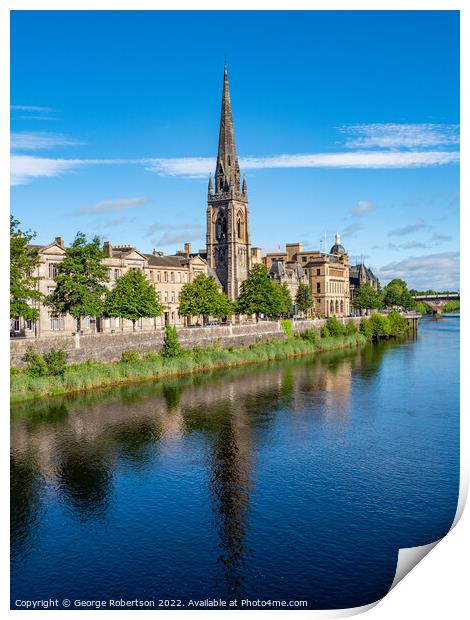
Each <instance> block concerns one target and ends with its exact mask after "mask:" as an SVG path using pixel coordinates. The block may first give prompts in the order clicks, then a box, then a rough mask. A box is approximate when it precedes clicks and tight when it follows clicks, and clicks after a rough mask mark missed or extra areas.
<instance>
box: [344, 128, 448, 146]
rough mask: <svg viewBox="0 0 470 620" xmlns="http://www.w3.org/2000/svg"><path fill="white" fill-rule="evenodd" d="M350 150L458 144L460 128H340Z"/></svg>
mask: <svg viewBox="0 0 470 620" xmlns="http://www.w3.org/2000/svg"><path fill="white" fill-rule="evenodd" d="M340 131H341V132H343V133H347V134H349V135H350V136H352V137H351V138H349V139H348V140H347V141H346V146H347V147H349V148H360V149H363V148H383V149H401V148H408V149H415V148H435V147H438V146H449V145H457V144H459V125H439V124H432V123H419V124H401V123H372V124H362V125H348V126H344V127H341V128H340Z"/></svg>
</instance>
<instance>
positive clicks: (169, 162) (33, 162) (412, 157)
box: [11, 151, 459, 185]
mask: <svg viewBox="0 0 470 620" xmlns="http://www.w3.org/2000/svg"><path fill="white" fill-rule="evenodd" d="M458 161H459V153H458V152H447V151H422V152H419V151H410V152H394V151H393V152H392V151H390V152H379V151H376V152H372V151H370V152H365V151H364V152H355V153H312V154H303V155H274V156H268V157H242V158H240V166H241V167H242V168H243V169H244V170H259V169H280V168H350V169H388V168H391V169H400V168H426V167H430V166H442V165H446V164H456V163H458ZM98 164H107V165H118V164H134V165H143V166H144V167H145V169H146V170H149V171H151V172H154V173H157V174H159V175H162V176H182V177H186V178H200V177H206V176H208V175H209V172H212V171H213V170H214V167H215V159H214V158H212V157H183V158H142V159H133V160H128V159H102V160H95V159H88V160H76V159H72V160H67V159H52V158H36V157H33V156H26V155H15V156H13V157H12V158H11V166H12V185H20V184H24V183H29V182H30V181H31V180H32V179H33V178H36V177H39V176H57V174H60V173H61V172H65V171H67V170H68V171H71V170H74V169H75V168H77V167H78V166H89V165H98ZM41 170H42V171H44V172H43V173H42V174H40V173H39V171H41ZM54 170H55V171H58V172H56V173H54V174H53V173H52V171H54ZM46 172H47V173H46Z"/></svg>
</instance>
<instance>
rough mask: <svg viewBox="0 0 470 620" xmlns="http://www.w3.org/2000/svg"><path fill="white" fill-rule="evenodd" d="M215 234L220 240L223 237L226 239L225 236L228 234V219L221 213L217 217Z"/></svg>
mask: <svg viewBox="0 0 470 620" xmlns="http://www.w3.org/2000/svg"><path fill="white" fill-rule="evenodd" d="M215 236H216V237H217V240H218V241H220V240H221V239H225V237H226V236H227V220H226V219H225V216H224V215H219V217H218V219H217V224H216V228H215Z"/></svg>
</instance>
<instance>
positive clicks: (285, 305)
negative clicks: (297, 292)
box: [274, 282, 294, 316]
mask: <svg viewBox="0 0 470 620" xmlns="http://www.w3.org/2000/svg"><path fill="white" fill-rule="evenodd" d="M274 294H275V299H276V297H277V301H275V307H277V308H278V313H276V316H282V315H284V314H292V312H293V311H294V304H293V303H292V296H291V294H290V291H289V287H288V286H287V283H286V282H283V283H282V284H278V283H276V282H275V283H274Z"/></svg>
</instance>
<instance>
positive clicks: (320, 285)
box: [263, 234, 351, 317]
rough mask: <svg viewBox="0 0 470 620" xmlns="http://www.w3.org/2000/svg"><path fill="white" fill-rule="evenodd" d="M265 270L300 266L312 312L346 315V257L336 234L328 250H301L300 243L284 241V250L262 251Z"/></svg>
mask: <svg viewBox="0 0 470 620" xmlns="http://www.w3.org/2000/svg"><path fill="white" fill-rule="evenodd" d="M263 262H264V265H265V267H266V269H267V270H268V272H271V270H272V269H275V270H277V271H279V270H280V269H281V268H280V265H282V266H283V269H284V271H286V270H288V269H289V270H291V271H292V270H293V269H299V268H300V269H302V270H303V271H304V272H305V274H306V278H307V282H308V284H309V286H310V291H311V294H312V299H313V307H312V311H313V313H314V314H315V315H316V316H319V317H330V316H336V317H344V316H349V315H350V312H351V310H350V308H351V305H350V292H349V258H348V254H347V252H346V250H345V249H344V247H343V246H342V245H341V243H340V236H339V235H338V234H337V235H336V240H335V244H334V245H333V246H332V248H331V250H330V252H329V253H325V252H320V251H319V250H305V249H304V247H303V244H302V243H287V244H286V249H285V251H284V252H282V251H279V252H272V253H269V254H266V256H265V257H264V259H263Z"/></svg>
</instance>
